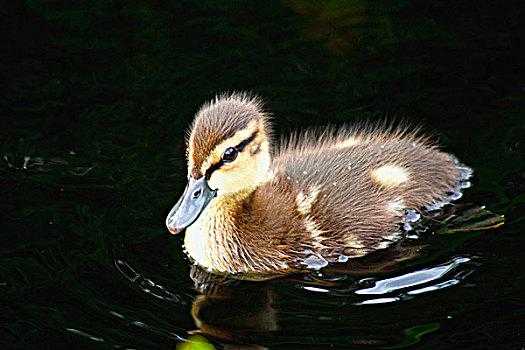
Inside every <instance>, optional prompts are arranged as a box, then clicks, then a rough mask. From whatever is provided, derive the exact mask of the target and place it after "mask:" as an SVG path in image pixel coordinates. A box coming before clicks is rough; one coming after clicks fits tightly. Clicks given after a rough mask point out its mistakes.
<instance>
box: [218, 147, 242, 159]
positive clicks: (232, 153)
mask: <svg viewBox="0 0 525 350" xmlns="http://www.w3.org/2000/svg"><path fill="white" fill-rule="evenodd" d="M238 153H239V152H237V150H236V149H235V148H233V147H228V148H226V150H225V151H224V153H223V154H222V161H223V162H224V163H230V162H233V161H234V160H235V158H237V154H238Z"/></svg>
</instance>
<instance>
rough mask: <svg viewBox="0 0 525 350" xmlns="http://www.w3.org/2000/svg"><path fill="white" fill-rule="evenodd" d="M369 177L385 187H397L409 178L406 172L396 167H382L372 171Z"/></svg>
mask: <svg viewBox="0 0 525 350" xmlns="http://www.w3.org/2000/svg"><path fill="white" fill-rule="evenodd" d="M370 176H371V177H372V179H373V180H374V181H375V182H377V183H378V184H380V185H382V186H385V187H395V186H399V185H401V184H402V183H404V182H406V181H408V179H409V178H410V176H409V173H408V171H407V170H406V169H405V168H403V167H400V166H398V165H383V166H381V167H379V168H377V169H374V170H372V172H371V174H370Z"/></svg>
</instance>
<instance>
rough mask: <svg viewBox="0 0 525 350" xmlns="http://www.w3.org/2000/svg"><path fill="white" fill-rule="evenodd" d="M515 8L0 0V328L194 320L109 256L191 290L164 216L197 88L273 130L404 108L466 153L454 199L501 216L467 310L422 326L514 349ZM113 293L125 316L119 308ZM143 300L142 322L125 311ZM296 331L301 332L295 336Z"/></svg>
mask: <svg viewBox="0 0 525 350" xmlns="http://www.w3.org/2000/svg"><path fill="white" fill-rule="evenodd" d="M523 8H524V6H523V1H462V0H455V1H451V0H450V1H449V0H443V1H440V0H435V1H409V0H403V1H402V0H396V1H382V0H380V1H365V0H349V1H334V0H332V1H301V0H295V1H293V0H291V1H129V2H128V1H110V0H91V1H60V0H47V1H43V0H41V1H36V0H27V1H11V2H8V3H7V4H5V5H2V7H1V9H0V15H1V16H2V20H1V21H0V27H1V28H2V33H3V34H2V36H3V39H2V45H1V48H0V52H1V62H0V69H1V70H0V74H1V78H2V90H1V91H2V92H1V94H0V106H1V109H0V110H1V115H2V122H1V123H2V124H1V125H2V128H1V130H0V137H1V157H2V159H0V162H1V163H0V174H1V180H0V181H1V182H0V196H1V198H2V200H1V204H0V205H1V206H0V212H1V218H2V233H1V237H2V240H1V244H0V259H1V260H0V302H1V304H0V305H1V307H2V310H0V343H4V344H5V345H6V346H14V347H19V348H24V347H47V346H49V347H51V346H57V345H69V346H71V345H75V346H85V347H99V346H100V347H103V348H105V347H108V348H110V347H111V345H112V344H120V345H122V346H124V345H126V344H127V345H129V346H133V347H138V348H149V347H158V346H166V347H174V346H175V345H174V344H175V342H176V341H177V339H176V337H175V338H174V336H173V335H169V334H168V333H169V332H167V331H165V330H166V329H170V332H172V333H176V334H178V335H180V336H181V337H184V334H185V332H186V331H187V330H189V329H194V328H196V327H195V325H194V324H193V321H192V319H191V316H190V312H189V309H188V307H187V306H186V307H185V308H182V310H181V309H177V311H174V310H171V311H166V308H167V306H166V304H163V303H164V302H166V301H165V300H164V299H159V298H157V299H155V298H153V297H151V296H149V295H148V294H144V293H143V289H144V288H142V287H140V288H137V287H136V286H131V287H130V284H129V283H128V282H129V281H127V280H126V279H125V278H123V277H122V275H126V273H123V272H122V271H121V270H119V264H118V263H116V262H118V261H120V260H119V259H121V258H122V257H123V256H124V257H126V261H127V262H128V264H129V265H130V266H135V267H136V268H135V270H137V269H140V271H141V274H142V275H143V276H146V275H149V276H155V280H156V281H157V282H159V283H163V284H164V285H170V286H171V290H175V291H176V295H177V298H179V299H177V300H178V301H179V302H180V304H181V305H186V304H185V303H184V300H185V298H186V299H187V300H190V301H189V302H190V303H191V298H193V297H194V295H195V292H194V291H193V288H192V283H191V280H190V279H189V277H188V267H187V265H188V263H187V261H185V260H184V258H183V254H182V252H181V247H180V246H181V240H180V237H171V236H170V235H169V234H168V233H167V231H166V230H165V228H164V218H165V215H166V214H167V212H168V210H169V209H170V207H171V206H172V205H173V204H174V203H175V201H176V199H177V195H178V194H179V193H180V192H181V190H182V189H183V186H184V179H185V176H186V173H185V172H186V168H185V164H184V134H185V130H186V128H187V126H188V124H189V123H190V121H191V120H192V118H193V114H194V113H195V111H196V110H197V109H198V108H199V106H200V105H201V104H202V103H203V102H205V101H206V100H209V99H211V98H213V97H214V96H215V94H217V93H220V92H224V91H233V90H242V91H251V92H254V93H256V94H258V95H260V96H261V97H262V98H263V100H264V101H265V102H266V106H267V108H268V109H269V110H270V111H271V112H272V113H273V115H274V119H275V125H276V131H277V134H278V135H282V134H284V133H286V132H288V131H289V130H291V129H294V128H296V127H299V126H300V127H307V126H315V125H323V124H327V123H332V124H336V125H339V124H342V123H351V122H353V121H357V120H364V119H369V120H370V119H371V120H376V119H384V118H390V119H406V120H408V121H410V122H411V123H413V124H418V125H419V124H420V125H423V126H424V129H425V130H426V131H427V132H428V133H429V134H432V135H435V136H436V137H437V138H439V140H440V143H441V145H442V146H443V148H444V149H445V150H446V151H448V152H451V153H453V154H455V155H456V156H458V158H460V159H461V160H462V161H463V162H464V163H465V164H467V165H469V166H471V167H473V168H474V170H475V174H476V178H475V186H474V188H473V189H472V190H470V191H469V192H468V194H467V199H468V200H470V201H472V202H475V203H478V204H485V205H486V206H487V208H489V209H490V210H492V211H494V212H497V213H499V214H505V215H506V216H507V225H506V227H505V229H504V230H499V231H495V232H492V233H486V234H484V235H482V236H481V237H479V238H478V239H477V240H475V241H474V242H472V241H469V243H467V248H466V249H467V250H468V251H471V252H472V251H474V252H476V254H477V255H480V256H481V257H482V258H483V259H484V260H483V261H484V264H483V265H482V266H483V267H482V268H480V270H479V271H477V274H476V277H474V278H475V279H476V280H475V281H477V283H478V284H477V285H478V287H477V288H475V291H472V290H471V292H470V293H471V294H465V298H468V299H469V300H467V299H465V300H461V299H460V300H459V301H458V302H457V304H456V307H457V308H459V309H462V310H464V312H461V313H460V314H461V315H463V316H462V317H463V318H462V317H457V318H456V317H455V318H454V321H451V322H452V324H443V325H442V326H441V329H440V331H438V332H434V334H433V335H430V336H426V337H424V338H423V339H424V340H425V341H426V342H427V343H425V342H423V343H422V344H420V345H421V346H422V347H425V346H442V347H451V346H463V347H466V348H483V347H485V346H487V347H491V346H496V345H502V346H506V347H508V348H516V349H517V348H520V347H521V348H522V347H523V344H524V343H523V321H522V320H523V318H522V317H523V316H524V308H523V306H524V305H523V298H522V295H523V293H524V288H523V277H522V273H523V266H522V263H523V261H522V258H521V255H522V250H523V229H524V228H525V227H524V220H523V214H522V213H523V211H525V185H524V184H525V166H524V163H525V159H524V158H525V149H524V140H525V137H524V136H525V113H524V112H525V100H524V94H525V77H524V71H523V64H522V63H523V62H524V61H525V55H524V54H523V53H524V52H525V50H523V40H524V37H523V23H524V22H525V21H524V15H523ZM522 50H523V51H522ZM137 266H139V267H138V268H137ZM119 271H120V272H119ZM128 275H129V274H128ZM472 283H476V282H472ZM141 288H142V289H141ZM282 288H285V287H282ZM456 299H457V298H456ZM444 300H445V301H446V300H450V299H449V298H448V297H447V298H446V299H444ZM172 302H173V300H172ZM425 303H426V304H425ZM437 304H439V303H437V302H436V301H435V300H426V301H425V302H423V303H422V305H421V307H422V308H423V309H425V308H434V309H435V308H437V306H436V305H437ZM463 304H464V305H463ZM118 310H120V311H118ZM374 310H375V311H377V312H378V315H383V314H384V310H380V309H374ZM400 310H401V315H403V311H402V310H403V307H401V308H400ZM110 311H114V312H118V313H119V314H126V312H127V315H129V319H127V320H126V321H125V322H124V321H122V324H120V323H118V322H121V320H120V319H119V320H117V319H116V318H115V317H114V316H111V315H113V314H110ZM124 311H126V312H124ZM446 312H448V311H446ZM446 312H444V313H443V315H444V314H445V313H446ZM297 313H298V314H299V313H300V312H299V311H298V312H297ZM438 313H439V312H438ZM443 315H441V316H443ZM378 317H379V316H378ZM409 317H411V316H409V314H407V315H406V317H405V319H406V318H409ZM144 319H149V320H150V323H148V324H149V325H150V326H149V328H148V327H145V326H140V325H139V326H137V325H136V324H133V322H138V321H136V320H144ZM133 320H135V321H133ZM520 320H521V321H520ZM141 322H143V324H144V323H145V322H144V321H141ZM152 324H154V325H156V326H155V327H154V326H151V325H152ZM474 325H475V326H474ZM298 327H299V326H298ZM334 327H335V328H337V327H336V326H334ZM292 328H293V327H292ZM332 328H333V327H332ZM68 329H69V330H68ZM71 329H72V330H71ZM290 329H291V328H290ZM290 329H289V330H287V332H288V333H289V334H292V335H293V334H295V333H294V332H292V331H291V330H290ZM321 329H322V327H321ZM341 329H342V328H341ZM378 329H379V332H381V327H379V328H378ZM75 330H76V332H75ZM79 332H80V333H79ZM82 332H83V333H82ZM304 333H308V332H307V331H306V330H304ZM321 333H322V332H321ZM86 334H88V335H89V334H91V335H93V336H94V338H97V337H98V338H101V339H102V338H103V339H104V341H99V340H93V339H90V338H89V336H87V335H86ZM301 339H302V338H301V332H297V335H296V336H295V338H293V340H290V344H299V343H301V341H302V340H301ZM326 342H328V343H331V341H330V340H328V341H326ZM263 343H264V342H263ZM309 343H314V344H315V343H316V342H315V341H311V342H309ZM392 345H394V344H392ZM340 346H341V345H340ZM348 346H351V344H350V343H348Z"/></svg>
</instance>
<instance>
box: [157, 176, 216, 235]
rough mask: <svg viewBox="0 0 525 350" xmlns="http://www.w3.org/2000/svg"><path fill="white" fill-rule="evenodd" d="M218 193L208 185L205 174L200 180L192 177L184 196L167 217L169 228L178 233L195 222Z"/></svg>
mask: <svg viewBox="0 0 525 350" xmlns="http://www.w3.org/2000/svg"><path fill="white" fill-rule="evenodd" d="M216 193H217V190H212V189H211V188H210V187H209V186H208V183H207V182H206V179H205V177H204V176H203V177H201V178H200V179H198V180H195V179H194V178H193V177H190V178H189V181H188V185H186V189H185V190H184V193H183V194H182V197H181V198H180V199H179V201H178V202H177V204H175V206H174V207H173V209H171V211H170V213H169V214H168V217H167V218H166V226H167V227H168V230H169V231H170V232H171V233H173V234H177V233H179V232H181V231H182V230H184V229H185V228H186V227H188V226H190V225H191V224H193V223H194V222H195V220H197V219H198V217H199V215H200V214H201V213H202V211H203V210H204V209H205V208H206V206H207V205H208V203H210V201H211V200H212V199H213V197H215V196H216Z"/></svg>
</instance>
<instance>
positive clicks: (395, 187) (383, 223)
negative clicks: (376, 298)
mask: <svg viewBox="0 0 525 350" xmlns="http://www.w3.org/2000/svg"><path fill="white" fill-rule="evenodd" d="M462 169H463V173H462ZM273 170H274V174H273V176H274V179H273V181H271V182H269V183H268V184H266V185H264V186H263V187H262V188H261V189H260V190H259V191H258V193H257V194H256V198H255V199H256V200H257V197H259V200H262V198H264V197H266V198H271V197H272V196H273V197H274V198H275V197H276V193H278V196H279V197H280V201H281V203H284V204H281V205H283V206H286V205H287V206H289V207H290V206H293V208H289V210H292V211H293V212H294V214H295V215H293V217H294V218H300V220H301V225H300V226H301V227H300V228H297V225H293V227H292V226H291V229H290V230H291V231H293V232H290V233H289V235H290V237H289V238H290V239H293V240H295V241H297V240H303V242H304V243H305V244H304V247H305V249H306V250H311V251H312V252H313V253H315V254H319V255H321V256H323V257H324V258H325V259H327V260H329V261H330V260H333V259H336V258H337V257H339V256H341V254H344V256H348V257H356V256H361V255H364V254H366V253H368V252H370V251H373V250H376V249H379V248H382V247H386V246H387V245H388V244H389V243H390V242H392V241H393V240H395V239H396V238H397V237H398V236H399V232H400V224H401V223H402V221H403V220H404V215H405V210H406V209H420V208H422V207H424V206H428V205H431V204H432V203H435V202H439V201H442V200H444V199H445V198H447V195H448V193H449V192H451V191H453V190H454V189H456V188H457V186H458V183H459V181H460V180H461V179H462V176H463V177H465V171H468V170H469V169H468V168H462V167H461V166H460V165H459V164H458V163H457V161H456V160H455V158H454V157H452V156H450V155H448V154H446V153H442V152H440V151H439V150H438V149H437V148H436V147H434V146H432V145H431V144H429V142H428V141H427V140H426V139H422V138H420V137H416V136H413V135H406V134H405V133H403V132H399V131H397V132H395V131H394V132H381V131H377V130H372V131H370V130H369V131H368V132H359V131H340V132H324V133H315V132H309V133H308V132H307V133H304V134H302V135H298V136H294V137H293V138H292V139H291V140H289V141H287V142H285V143H284V145H283V146H281V148H280V150H279V152H278V154H277V155H276V156H275V158H274V161H273ZM268 215H273V216H274V218H273V220H275V213H272V211H271V209H270V210H269V212H268ZM286 215H290V212H287V213H286ZM301 230H302V231H301ZM301 235H303V237H301Z"/></svg>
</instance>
